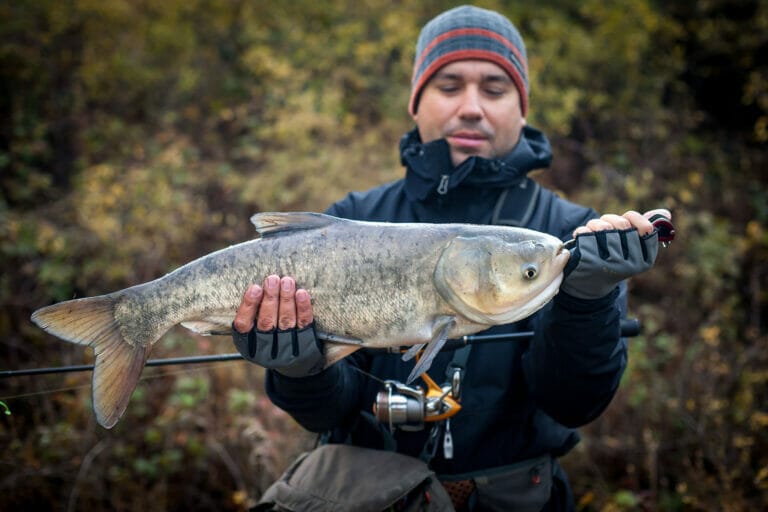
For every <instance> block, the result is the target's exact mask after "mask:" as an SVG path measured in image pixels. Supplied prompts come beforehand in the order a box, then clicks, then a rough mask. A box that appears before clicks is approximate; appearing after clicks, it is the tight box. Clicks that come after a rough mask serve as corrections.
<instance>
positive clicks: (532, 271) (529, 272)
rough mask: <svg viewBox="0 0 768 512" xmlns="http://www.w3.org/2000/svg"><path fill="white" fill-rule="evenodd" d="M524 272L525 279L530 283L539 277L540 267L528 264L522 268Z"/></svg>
mask: <svg viewBox="0 0 768 512" xmlns="http://www.w3.org/2000/svg"><path fill="white" fill-rule="evenodd" d="M522 271H523V277H524V278H525V279H528V280H529V281H530V280H531V279H536V276H538V275H539V267H538V265H536V264H535V263H526V264H524V265H523V267H522Z"/></svg>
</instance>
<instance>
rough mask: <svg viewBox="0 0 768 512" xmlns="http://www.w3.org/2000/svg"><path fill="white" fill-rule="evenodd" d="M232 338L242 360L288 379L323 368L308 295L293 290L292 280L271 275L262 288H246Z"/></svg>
mask: <svg viewBox="0 0 768 512" xmlns="http://www.w3.org/2000/svg"><path fill="white" fill-rule="evenodd" d="M232 339H233V341H234V343H235V347H236V348H237V351H238V352H240V354H242V356H243V357H244V358H245V359H247V360H248V361H251V362H254V363H256V364H258V365H260V366H263V367H265V368H270V369H273V370H275V371H277V372H279V373H281V374H283V375H286V376H288V377H294V378H296V377H306V376H308V375H313V374H315V373H318V372H320V371H321V370H322V369H323V367H324V366H325V356H324V355H323V350H322V345H321V344H320V341H319V340H318V339H317V336H316V334H315V323H314V319H313V314H312V303H311V301H310V297H309V293H307V291H306V290H296V283H295V282H294V280H293V278H291V277H283V278H282V279H281V278H280V277H278V276H276V275H272V276H269V277H267V278H266V279H265V280H264V288H262V287H260V286H259V285H251V286H250V287H249V288H248V290H247V291H246V292H245V295H244V296H243V300H242V302H241V303H240V307H238V309H237V313H236V314H235V319H234V321H233V322H232Z"/></svg>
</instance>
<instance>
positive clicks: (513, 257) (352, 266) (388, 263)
mask: <svg viewBox="0 0 768 512" xmlns="http://www.w3.org/2000/svg"><path fill="white" fill-rule="evenodd" d="M251 221H252V222H253V224H254V225H255V226H256V231H257V232H258V233H259V235H261V236H260V238H256V239H254V240H252V241H249V242H244V243H241V244H238V245H234V246H231V247H228V248H226V249H222V250H220V251H216V252H213V253H211V254H208V255H206V256H203V257H201V258H199V259H197V260H195V261H192V262H190V263H188V264H186V265H184V266H182V267H180V268H178V269H177V270H175V271H174V272H171V273H170V274H167V275H165V276H164V277H161V278H159V279H156V280H154V281H150V282H148V283H144V284H140V285H137V286H133V287H131V288H126V289H124V290H120V291H117V292H114V293H110V294H107V295H101V296H97V297H88V298H83V299H75V300H70V301H66V302H61V303H58V304H54V305H52V306H48V307H45V308H42V309H39V310H37V311H35V312H34V313H33V314H32V320H33V321H34V322H35V323H36V324H37V325H38V326H40V327H41V328H43V329H45V330H46V331H48V332H49V333H51V334H53V335H55V336H58V337H59V338H62V339H64V340H67V341H70V342H73V343H79V344H83V345H90V346H92V347H93V349H94V352H95V356H96V363H95V369H94V372H93V406H94V410H95V412H96V417H97V420H98V422H99V423H100V424H101V425H103V426H104V427H107V428H109V427H112V426H113V425H114V424H115V423H116V422H117V420H118V419H119V418H120V416H121V415H122V414H123V412H124V411H125V408H126V407H127V405H128V401H129V399H130V396H131V394H132V393H133V390H134V388H135V387H136V383H137V381H138V379H139V375H140V374H141V371H142V368H143V367H144V363H145V362H146V360H147V357H148V356H149V352H150V349H151V347H152V345H153V344H154V343H155V342H156V341H157V340H159V339H160V337H161V336H162V335H163V334H164V333H165V332H166V331H168V330H169V329H170V328H171V327H172V326H174V325H176V324H179V323H181V324H182V325H184V326H185V327H187V328H189V329H191V330H193V331H195V332H197V333H201V334H211V333H215V332H221V331H228V330H229V329H230V328H231V324H232V320H233V319H234V315H235V311H236V310H237V306H238V305H239V303H240V300H241V298H242V295H243V293H244V291H245V289H246V288H247V286H248V285H249V284H251V283H261V282H262V281H263V280H264V278H265V277H266V276H268V275H270V274H279V275H289V276H292V277H294V278H295V280H296V283H297V286H298V287H302V288H305V289H307V290H308V291H309V293H310V295H311V297H312V301H313V307H314V315H315V322H316V328H317V331H318V335H319V337H321V339H324V340H326V343H325V354H326V364H327V365H330V364H333V363H334V362H336V361H338V360H339V359H341V358H343V357H345V356H347V355H349V354H351V353H352V352H354V351H356V350H358V349H360V348H363V347H391V346H403V345H411V346H419V347H421V346H424V345H426V350H425V352H424V356H423V357H422V358H421V359H420V361H419V363H418V364H417V366H416V367H415V368H414V372H413V373H412V374H411V375H412V377H415V376H418V375H419V374H420V373H422V372H423V371H426V369H427V368H428V367H429V365H430V364H431V361H432V359H433V358H434V356H435V355H436V354H437V352H438V351H439V350H440V348H441V347H442V346H443V344H444V343H445V341H446V339H448V338H455V337H459V336H463V335H466V334H472V333H475V332H478V331H481V330H484V329H486V328H488V327H489V326H491V325H496V324H506V323H510V322H515V321H517V320H520V319H522V318H525V317H527V316H529V315H530V314H532V313H534V312H535V311H537V310H538V309H539V308H541V307H542V306H544V305H545V304H546V303H547V302H549V301H550V299H551V298H552V297H553V296H554V295H555V294H556V293H557V291H558V289H559V286H560V282H561V281H562V275H563V267H564V266H565V264H566V262H567V261H568V257H569V254H570V253H569V252H568V250H566V249H564V248H563V243H562V242H561V241H560V240H559V239H557V238H555V237H553V236H550V235H547V234H544V233H539V232H536V231H530V230H526V229H520V228H511V227H504V226H476V225H467V224H415V223H414V224H392V223H383V222H359V221H351V220H344V219H338V218H335V217H331V216H328V215H322V214H317V213H261V214H257V215H254V216H253V218H252V219H251ZM409 353H411V354H413V353H414V350H410V351H409Z"/></svg>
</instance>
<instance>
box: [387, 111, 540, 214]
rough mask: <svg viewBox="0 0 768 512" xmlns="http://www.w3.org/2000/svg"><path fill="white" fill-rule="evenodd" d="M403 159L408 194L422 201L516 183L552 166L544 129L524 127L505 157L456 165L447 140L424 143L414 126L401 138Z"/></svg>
mask: <svg viewBox="0 0 768 512" xmlns="http://www.w3.org/2000/svg"><path fill="white" fill-rule="evenodd" d="M400 161H401V162H402V163H403V165H404V166H406V174H405V191H406V194H407V195H408V197H409V199H411V200H413V201H423V200H425V199H427V198H428V197H430V196H431V195H433V194H436V195H438V196H440V195H442V196H445V195H447V194H448V193H449V192H451V191H453V190H455V189H456V188H458V187H490V188H507V187H510V186H513V185H516V184H518V183H520V181H522V180H523V179H524V178H525V176H526V175H527V174H528V173H529V172H530V171H532V170H534V169H541V168H543V167H548V166H549V164H550V162H551V161H552V148H551V146H550V144H549V140H548V139H547V137H546V136H545V135H544V134H543V133H542V132H541V131H539V130H537V129H536V128H533V127H531V126H525V127H523V131H522V132H521V134H520V140H519V141H518V143H517V145H516V146H515V147H514V148H513V149H512V151H510V152H509V153H507V154H506V155H505V156H503V157H501V158H494V159H487V158H483V157H479V156H472V157H469V158H467V159H466V160H464V162H462V163H461V164H460V165H459V166H458V167H454V166H453V163H452V162H451V154H450V147H449V145H448V142H447V141H446V140H445V139H438V140H434V141H431V142H427V143H423V142H421V137H420V136H419V132H418V130H417V129H415V128H414V129H413V130H411V131H410V132H408V133H406V134H405V135H404V136H403V137H402V139H400Z"/></svg>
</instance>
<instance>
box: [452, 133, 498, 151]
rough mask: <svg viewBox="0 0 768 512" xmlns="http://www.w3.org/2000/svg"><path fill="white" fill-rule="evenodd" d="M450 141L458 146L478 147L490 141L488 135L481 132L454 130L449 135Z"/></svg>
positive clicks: (454, 145)
mask: <svg viewBox="0 0 768 512" xmlns="http://www.w3.org/2000/svg"><path fill="white" fill-rule="evenodd" d="M446 138H447V139H448V143H449V144H450V145H451V146H453V147H456V148H467V149H476V148H479V147H481V146H482V145H483V144H485V143H486V142H487V141H488V137H487V136H486V135H484V134H482V133H479V132H473V131H458V132H453V133H451V134H450V135H448V137H446Z"/></svg>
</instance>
